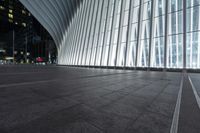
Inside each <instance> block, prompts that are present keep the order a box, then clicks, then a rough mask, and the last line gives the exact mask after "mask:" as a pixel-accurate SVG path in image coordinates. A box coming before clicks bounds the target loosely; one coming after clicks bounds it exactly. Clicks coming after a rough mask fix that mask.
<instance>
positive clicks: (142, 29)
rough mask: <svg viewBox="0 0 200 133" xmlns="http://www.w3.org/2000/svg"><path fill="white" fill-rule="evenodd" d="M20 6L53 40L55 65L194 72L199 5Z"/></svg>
mask: <svg viewBox="0 0 200 133" xmlns="http://www.w3.org/2000/svg"><path fill="white" fill-rule="evenodd" d="M20 1H21V2H22V3H23V4H24V5H25V6H26V7H27V8H28V9H29V10H30V11H31V12H32V13H33V15H34V16H35V17H36V18H37V19H38V20H39V21H40V22H41V24H42V25H43V26H44V27H45V28H46V29H47V30H48V31H49V32H50V34H51V35H52V37H53V38H54V41H55V42H56V44H57V48H58V63H59V64H63V65H75V66H77V65H78V66H100V67H107V66H111V67H146V68H150V67H152V68H200V17H199V16H200V0H82V1H81V0H20ZM78 5H79V6H78Z"/></svg>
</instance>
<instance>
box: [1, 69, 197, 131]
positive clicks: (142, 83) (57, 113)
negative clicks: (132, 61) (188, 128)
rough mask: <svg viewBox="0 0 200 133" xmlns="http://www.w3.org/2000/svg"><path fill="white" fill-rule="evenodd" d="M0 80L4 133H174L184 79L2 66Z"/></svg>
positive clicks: (165, 74)
mask: <svg viewBox="0 0 200 133" xmlns="http://www.w3.org/2000/svg"><path fill="white" fill-rule="evenodd" d="M0 77H1V78H0V90H1V91H0V133H96V132H97V133H98V132H101V133H102V132H103V133H104V132H106V133H126V132H127V133H129V132H130V133H170V128H171V125H172V119H173V115H174V110H175V107H176V102H177V97H178V93H179V90H180V84H181V79H182V78H181V77H182V74H181V73H170V72H145V71H128V70H106V69H84V68H69V67H56V66H1V67H0ZM197 77H198V75H197Z"/></svg>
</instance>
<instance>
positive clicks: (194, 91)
mask: <svg viewBox="0 0 200 133" xmlns="http://www.w3.org/2000/svg"><path fill="white" fill-rule="evenodd" d="M188 77H189V81H190V84H191V86H192V90H193V93H194V95H195V98H196V101H197V104H198V106H199V109H200V97H199V95H198V93H197V90H196V88H195V87H194V84H193V82H192V80H191V78H190V76H188Z"/></svg>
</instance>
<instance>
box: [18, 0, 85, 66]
mask: <svg viewBox="0 0 200 133" xmlns="http://www.w3.org/2000/svg"><path fill="white" fill-rule="evenodd" d="M81 1H82V0H20V2H21V3H22V4H23V5H24V6H25V7H26V8H27V9H28V10H29V11H30V12H31V13H32V14H33V16H34V17H35V18H36V19H37V20H38V21H39V22H40V23H41V24H42V25H43V27H44V28H45V29H46V30H47V31H48V32H49V33H50V35H51V36H52V38H53V40H54V41H55V44H56V47H57V50H58V62H63V61H64V58H62V56H64V53H65V52H63V50H62V49H66V48H67V47H66V46H65V44H66V39H67V37H68V36H67V35H68V34H69V33H68V31H69V27H70V25H71V24H72V23H71V21H72V19H73V16H74V15H75V14H76V12H77V10H78V7H79V5H80V4H81V3H82V2H81Z"/></svg>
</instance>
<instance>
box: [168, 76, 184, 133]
mask: <svg viewBox="0 0 200 133" xmlns="http://www.w3.org/2000/svg"><path fill="white" fill-rule="evenodd" d="M182 90H183V76H182V79H181V85H180V90H179V93H178V98H177V102H176V107H175V111H174V115H173V120H172V125H171V129H170V133H177V132H178V121H179V113H180V106H181V97H182Z"/></svg>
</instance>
